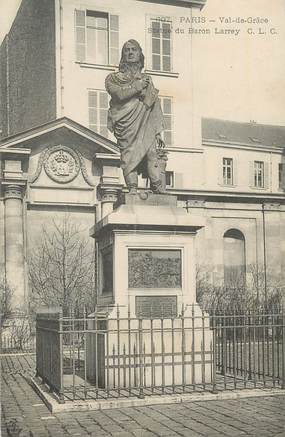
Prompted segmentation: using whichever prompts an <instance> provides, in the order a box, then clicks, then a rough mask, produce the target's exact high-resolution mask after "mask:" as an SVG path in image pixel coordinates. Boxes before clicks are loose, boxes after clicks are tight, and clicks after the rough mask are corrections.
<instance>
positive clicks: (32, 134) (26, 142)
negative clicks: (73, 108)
mask: <svg viewBox="0 0 285 437" xmlns="http://www.w3.org/2000/svg"><path fill="white" fill-rule="evenodd" d="M68 131H69V132H72V133H73V134H74V135H77V140H76V141H77V144H78V145H79V142H80V141H81V142H82V143H84V144H85V145H87V144H89V145H91V147H93V145H95V144H96V147H97V148H98V146H99V151H101V152H106V151H107V153H109V152H110V153H112V154H115V155H118V156H119V149H118V147H117V145H116V144H115V143H114V142H113V141H111V140H109V139H107V138H105V137H103V136H102V135H99V134H98V133H96V132H93V131H92V130H90V129H89V128H87V127H85V126H82V125H81V124H79V123H77V122H76V121H74V120H71V119H70V118H68V117H62V118H58V119H56V120H52V121H49V122H48V123H45V124H43V125H41V126H37V127H34V128H31V129H29V130H27V131H25V132H19V133H17V134H15V135H12V136H10V137H7V138H2V139H0V149H2V148H5V149H6V148H11V147H19V146H20V147H33V146H35V145H37V144H38V143H39V138H40V137H41V138H42V137H43V136H45V135H54V136H56V139H57V141H60V140H61V139H62V137H65V138H67V132H68ZM59 133H61V134H59ZM69 139H70V140H71V139H73V140H74V138H71V137H70V135H69ZM96 151H97V152H98V150H96Z"/></svg>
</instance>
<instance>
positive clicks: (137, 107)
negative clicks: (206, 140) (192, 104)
mask: <svg viewBox="0 0 285 437" xmlns="http://www.w3.org/2000/svg"><path fill="white" fill-rule="evenodd" d="M143 68H144V55H143V52H142V49H141V47H140V45H139V43H138V42H137V41H135V40H133V39H131V40H129V41H127V42H126V43H125V44H124V45H123V48H122V56H121V61H120V65H119V71H118V72H116V73H111V74H109V75H108V76H107V78H106V83H105V85H106V90H107V91H108V93H109V94H110V96H111V102H110V108H109V114H108V128H109V130H110V131H111V132H113V133H114V135H115V137H116V139H117V144H118V146H119V148H120V150H121V167H122V169H123V173H124V178H125V181H126V184H127V186H128V188H129V191H130V192H131V193H136V192H137V186H138V174H143V175H144V176H146V175H147V176H148V178H149V179H150V183H151V189H152V191H153V192H154V193H162V192H163V188H162V183H161V180H160V168H159V165H158V157H157V148H161V147H164V142H163V141H162V138H161V135H160V133H161V132H162V130H163V128H164V126H163V114H162V111H161V107H160V102H159V99H158V90H157V89H155V88H154V85H153V83H152V79H151V77H150V76H149V75H147V74H145V73H142V69H143Z"/></svg>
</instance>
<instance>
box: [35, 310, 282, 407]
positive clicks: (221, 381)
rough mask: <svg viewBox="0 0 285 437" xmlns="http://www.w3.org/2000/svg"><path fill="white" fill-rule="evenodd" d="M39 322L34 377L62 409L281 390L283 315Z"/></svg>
mask: <svg viewBox="0 0 285 437" xmlns="http://www.w3.org/2000/svg"><path fill="white" fill-rule="evenodd" d="M110 311H111V316H110V315H109V316H107V313H102V312H98V313H96V314H93V315H91V316H87V315H83V316H82V317H74V316H73V315H72V314H71V315H70V316H69V317H63V315H62V312H61V311H60V310H58V309H57V310H53V311H52V310H48V311H47V312H45V313H40V314H38V315H37V357H36V369H37V375H38V376H39V377H41V378H42V379H43V381H44V382H45V383H46V384H47V385H49V387H50V388H51V390H53V391H54V392H55V393H56V394H57V395H58V397H59V399H60V401H61V402H64V401H66V400H77V399H108V398H120V397H131V396H136V397H139V398H143V397H145V396H151V395H154V394H156V395H158V394H172V393H186V392H192V391H205V390H208V391H211V392H217V391H219V390H227V389H233V388H236V389H242V388H263V387H276V388H277V387H279V388H282V389H284V388H285V330H284V326H285V314H284V311H283V310H282V309H278V311H277V310H276V312H272V313H270V314H269V313H266V312H265V311H260V312H258V313H254V314H253V313H246V314H236V313H233V314H230V315H229V314H225V313H222V314H221V313H215V312H213V311H212V313H211V315H209V314H208V313H206V312H204V311H201V310H200V308H199V307H198V306H195V305H193V306H191V307H190V308H189V307H188V308H184V307H182V308H181V311H180V314H179V315H176V314H175V315H173V317H170V318H167V319H164V318H154V317H153V318H152V317H150V318H148V319H146V318H137V317H136V316H135V315H132V314H131V313H130V310H126V309H125V308H113V309H110Z"/></svg>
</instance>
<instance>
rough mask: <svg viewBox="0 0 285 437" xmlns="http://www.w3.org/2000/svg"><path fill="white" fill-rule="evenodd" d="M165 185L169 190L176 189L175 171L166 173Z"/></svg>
mask: <svg viewBox="0 0 285 437" xmlns="http://www.w3.org/2000/svg"><path fill="white" fill-rule="evenodd" d="M165 184H166V187H168V188H173V187H174V173H173V171H166V172H165Z"/></svg>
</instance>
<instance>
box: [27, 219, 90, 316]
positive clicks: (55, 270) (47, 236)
mask: <svg viewBox="0 0 285 437" xmlns="http://www.w3.org/2000/svg"><path fill="white" fill-rule="evenodd" d="M94 260H95V251H94V245H92V240H91V238H88V239H87V238H85V237H84V234H83V230H82V229H80V228H79V227H78V226H77V225H76V224H75V223H73V222H72V220H71V218H70V216H68V215H66V216H64V218H63V219H61V220H55V219H54V220H52V222H51V224H50V226H42V232H41V237H40V239H39V241H38V243H37V245H36V247H33V250H32V253H31V254H30V257H29V280H30V289H31V290H30V307H31V310H33V309H36V308H37V307H39V306H42V305H45V306H61V307H62V308H63V312H64V314H67V313H68V312H69V311H70V310H73V311H74V312H77V313H78V312H79V311H80V310H82V309H83V308H84V307H85V308H86V309H87V310H89V311H92V310H93V309H94V305H95V261H94Z"/></svg>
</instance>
